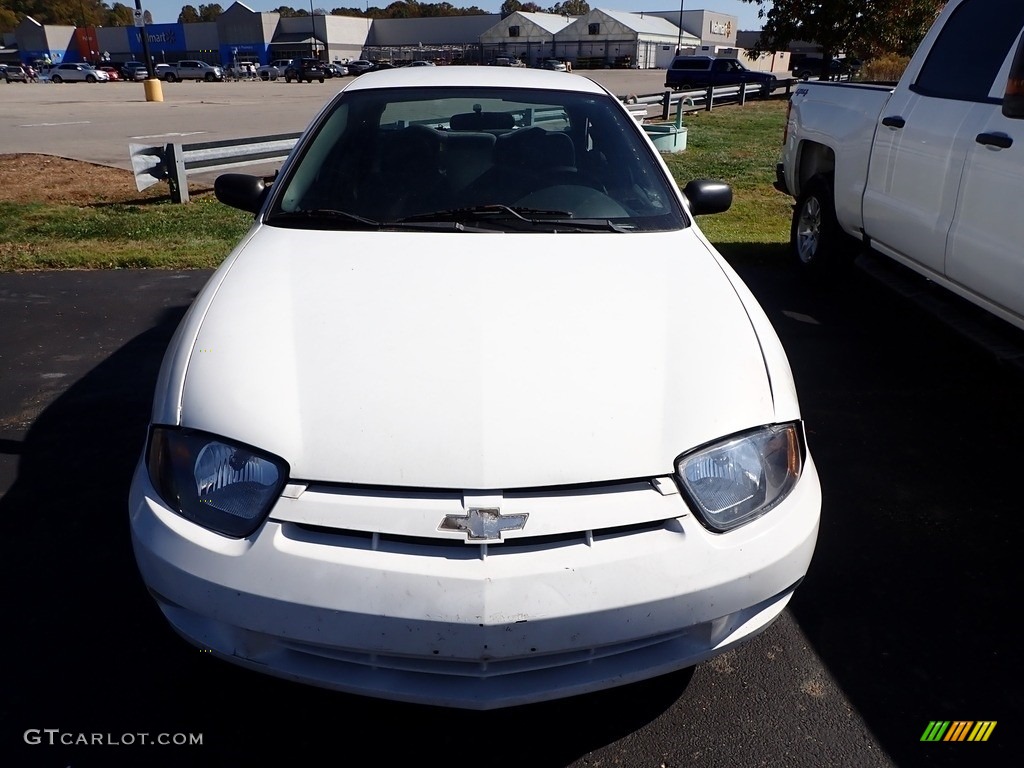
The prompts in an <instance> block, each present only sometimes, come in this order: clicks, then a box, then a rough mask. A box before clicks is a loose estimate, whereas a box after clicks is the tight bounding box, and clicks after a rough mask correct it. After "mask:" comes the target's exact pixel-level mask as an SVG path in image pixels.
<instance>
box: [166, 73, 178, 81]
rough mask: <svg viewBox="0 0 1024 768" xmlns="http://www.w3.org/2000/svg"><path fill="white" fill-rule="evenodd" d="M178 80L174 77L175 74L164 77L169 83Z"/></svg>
mask: <svg viewBox="0 0 1024 768" xmlns="http://www.w3.org/2000/svg"><path fill="white" fill-rule="evenodd" d="M177 79H178V78H177V77H175V76H174V73H173V72H168V73H167V74H166V75H164V80H166V81H167V82H168V83H173V82H174V81H175V80H177Z"/></svg>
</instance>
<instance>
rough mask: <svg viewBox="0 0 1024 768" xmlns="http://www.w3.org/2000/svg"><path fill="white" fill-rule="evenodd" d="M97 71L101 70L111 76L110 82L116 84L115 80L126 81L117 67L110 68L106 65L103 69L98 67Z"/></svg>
mask: <svg viewBox="0 0 1024 768" xmlns="http://www.w3.org/2000/svg"><path fill="white" fill-rule="evenodd" d="M97 69H101V70H103V71H104V72H106V73H107V74H108V75H110V82H114V81H115V80H123V79H124V78H122V77H121V73H120V72H118V71H117V67H110V66H106V65H104V66H102V67H97Z"/></svg>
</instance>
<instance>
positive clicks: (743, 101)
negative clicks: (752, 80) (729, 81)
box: [740, 83, 747, 107]
mask: <svg viewBox="0 0 1024 768" xmlns="http://www.w3.org/2000/svg"><path fill="white" fill-rule="evenodd" d="M746 103H747V84H746V83H740V106H741V107H742V106H743V105H744V104H746Z"/></svg>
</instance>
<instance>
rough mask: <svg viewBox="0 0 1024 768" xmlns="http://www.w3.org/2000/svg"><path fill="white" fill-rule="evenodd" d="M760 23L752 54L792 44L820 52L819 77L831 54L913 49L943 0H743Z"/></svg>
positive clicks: (828, 64)
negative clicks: (810, 44)
mask: <svg viewBox="0 0 1024 768" xmlns="http://www.w3.org/2000/svg"><path fill="white" fill-rule="evenodd" d="M743 2H745V3H751V4H756V5H758V6H760V7H759V9H758V11H757V15H758V18H761V19H764V27H763V28H762V30H761V39H760V40H759V41H758V43H757V45H756V46H755V49H754V50H755V51H756V52H758V53H760V52H763V51H773V52H776V51H784V50H787V49H788V48H789V45H790V43H792V42H793V41H794V40H803V41H807V42H814V43H817V44H818V45H819V46H821V50H822V57H821V58H822V75H823V76H827V74H828V70H829V66H830V64H831V62H832V59H833V57H834V56H835V54H837V53H839V52H849V51H855V52H857V53H858V54H860V55H877V54H880V53H885V52H892V53H905V52H907V51H911V52H912V51H913V49H915V48H916V47H917V45H918V43H920V42H921V38H923V37H924V35H925V33H926V32H927V31H928V26H929V25H930V24H931V22H932V21H933V20H934V19H935V16H936V14H937V13H938V12H939V11H940V10H942V8H943V6H945V4H946V2H945V0H743Z"/></svg>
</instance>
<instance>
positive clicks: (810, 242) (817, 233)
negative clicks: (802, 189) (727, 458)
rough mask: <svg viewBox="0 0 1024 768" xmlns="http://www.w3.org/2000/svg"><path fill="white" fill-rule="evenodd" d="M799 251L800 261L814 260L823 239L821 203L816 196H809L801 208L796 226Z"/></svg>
mask: <svg viewBox="0 0 1024 768" xmlns="http://www.w3.org/2000/svg"><path fill="white" fill-rule="evenodd" d="M796 238H797V253H798V254H799V256H800V261H802V262H804V263H805V264H806V263H807V262H810V261H813V260H814V257H815V256H816V255H817V253H818V243H819V241H820V239H821V204H820V203H818V199H817V198H816V197H812V198H809V199H808V200H807V201H806V202H805V203H804V205H803V207H802V208H801V210H800V220H799V221H798V222H797V228H796Z"/></svg>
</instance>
